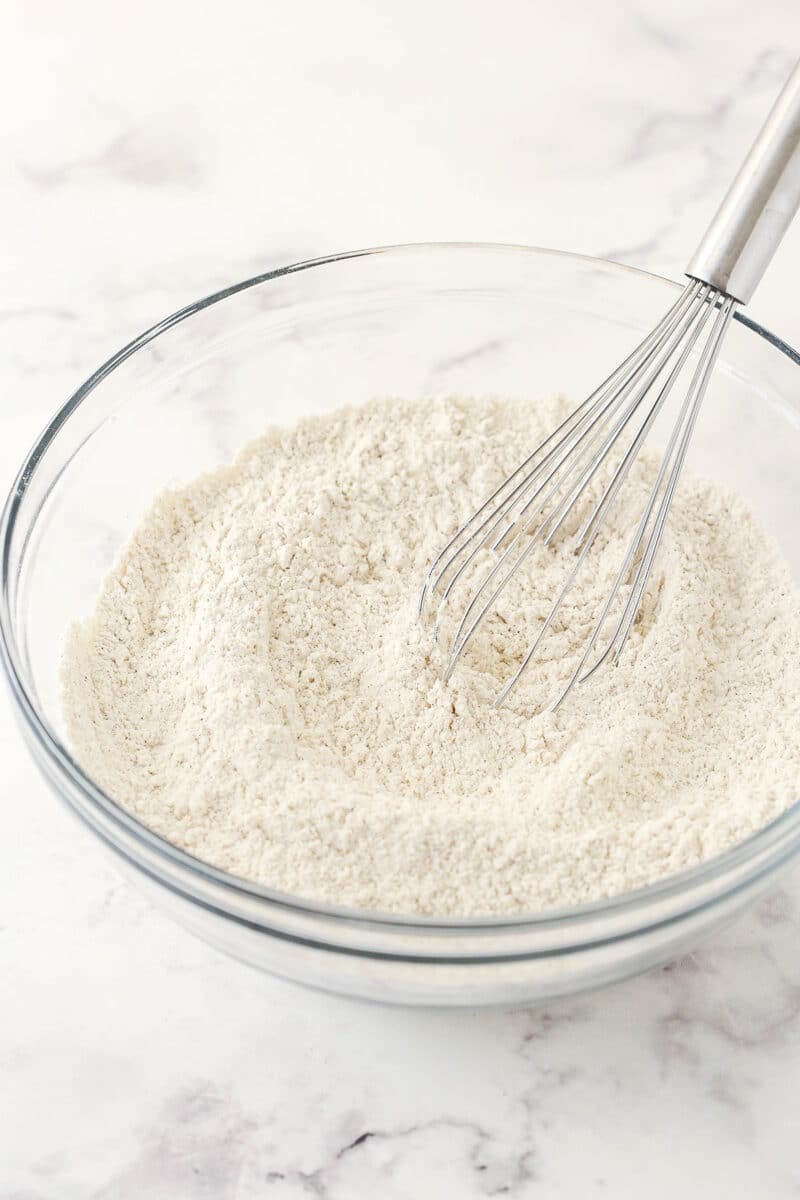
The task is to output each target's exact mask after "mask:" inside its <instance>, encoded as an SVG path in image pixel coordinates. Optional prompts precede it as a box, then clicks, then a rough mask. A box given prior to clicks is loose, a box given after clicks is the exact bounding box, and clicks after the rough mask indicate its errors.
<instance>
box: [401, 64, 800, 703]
mask: <svg viewBox="0 0 800 1200" xmlns="http://www.w3.org/2000/svg"><path fill="white" fill-rule="evenodd" d="M798 206H800V62H798V64H797V65H796V66H795V69H794V71H793V73H792V75H791V76H790V78H789V80H788V81H787V83H786V85H785V86H784V89H783V91H782V92H781V94H780V96H779V97H778V99H777V101H776V102H775V105H774V107H773V109H772V111H771V112H770V114H769V116H768V118H767V120H766V122H765V124H764V126H763V127H762V129H761V132H760V133H759V135H758V137H757V138H756V141H755V142H754V144H753V146H752V148H751V150H750V152H749V154H748V155H747V158H746V159H745V161H744V163H743V164H742V167H741V169H740V170H739V173H738V175H737V176H736V178H735V179H734V181H733V183H732V184H731V186H730V188H729V190H728V192H727V195H726V196H725V199H724V200H723V202H722V204H721V206H720V208H719V210H718V212H717V213H716V216H715V217H714V219H713V221H712V222H711V225H710V226H709V227H708V229H707V231H706V233H705V236H704V237H703V239H702V241H701V243H700V245H699V247H698V249H697V251H696V252H695V254H694V256H693V257H692V259H691V261H690V263H689V265H688V267H687V269H686V274H687V276H688V277H689V282H688V283H687V285H686V287H685V288H684V290H683V292H682V293H681V295H680V296H679V297H678V299H677V300H676V301H675V303H674V304H673V305H672V307H671V308H670V309H669V311H668V312H667V313H666V314H665V315H664V317H663V318H662V319H661V321H660V322H659V323H658V325H657V326H656V327H655V329H653V330H652V332H651V333H649V334H648V335H647V337H645V338H644V340H643V341H642V342H641V343H640V344H639V345H638V346H637V347H636V349H635V350H633V352H632V353H631V354H629V355H628V357H627V358H626V359H625V360H624V362H622V363H620V365H619V366H618V367H617V368H616V369H615V370H614V371H613V372H612V373H611V375H609V376H608V378H607V379H606V380H604V382H603V383H601V385H600V386H599V387H598V388H597V389H596V391H594V392H593V393H592V394H591V395H590V396H589V397H588V398H587V399H586V400H584V401H583V403H582V404H580V405H579V406H578V407H577V408H576V409H574V410H573V411H572V412H571V413H570V414H569V416H568V417H567V418H566V419H565V420H564V421H563V422H562V424H561V425H559V427H558V428H557V429H555V430H554V431H553V433H551V434H550V435H549V437H547V438H546V439H545V440H544V441H543V442H542V443H541V445H539V446H537V448H536V449H535V450H534V451H533V453H532V454H530V455H528V457H527V458H526V459H525V460H524V461H523V462H522V463H520V465H519V466H518V467H517V469H516V470H515V471H513V472H512V473H511V475H509V476H508V478H506V479H504V480H503V482H502V483H501V484H500V485H499V487H497V488H496V489H495V491H494V492H493V493H492V494H491V496H489V498H488V499H487V500H486V501H485V502H484V503H483V504H482V505H481V507H480V508H479V509H477V511H476V512H474V513H473V515H472V516H471V517H470V518H469V520H467V521H466V522H465V523H464V524H463V525H462V526H461V528H460V529H459V530H458V531H457V532H456V533H455V534H454V535H453V537H452V538H451V539H450V541H449V542H448V543H447V545H446V546H445V547H444V548H443V549H442V551H441V552H440V553H439V554H438V555H437V557H436V558H435V559H434V561H433V563H432V564H431V567H430V569H429V571H428V574H427V576H426V578H425V582H424V585H423V587H422V591H421V593H420V598H419V612H420V616H424V615H425V614H426V613H427V612H428V611H429V609H431V608H432V607H433V605H434V603H435V604H436V616H435V623H434V637H435V639H436V640H437V641H439V640H440V637H441V633H442V629H443V620H444V618H445V617H446V616H448V615H449V610H450V609H451V607H452V606H453V604H454V601H455V598H456V597H457V596H459V595H460V593H461V589H462V588H466V589H467V600H466V604H465V607H464V608H463V611H462V612H461V614H460V616H458V615H457V616H456V618H455V620H454V621H452V622H451V624H452V626H453V628H454V632H453V633H452V634H450V635H449V637H448V638H447V639H446V641H445V645H446V648H447V661H446V665H445V670H444V677H445V679H449V678H450V676H451V675H452V673H453V671H454V670H455V668H456V665H457V663H458V661H459V659H460V658H461V655H462V654H463V652H464V650H465V649H466V647H467V646H468V645H469V643H470V641H471V639H472V637H473V635H474V634H475V632H476V630H477V629H478V626H479V625H480V624H481V622H482V621H483V620H484V619H485V618H486V616H487V615H488V614H489V613H490V612H491V611H492V610H493V609H494V607H495V605H496V603H497V601H498V599H499V597H500V595H501V594H502V592H503V591H504V590H505V588H506V587H507V585H508V583H509V582H510V581H511V579H512V578H514V576H515V575H516V574H517V572H518V571H519V569H520V567H521V566H522V564H523V563H524V562H525V560H526V559H527V558H528V556H529V555H530V554H531V553H532V551H533V550H534V548H535V547H536V546H537V545H544V546H548V545H550V544H551V543H552V542H553V539H554V538H555V537H556V536H557V534H558V533H559V531H561V530H564V527H565V525H566V524H567V523H568V522H569V521H570V518H571V517H572V518H573V519H574V514H575V513H576V511H579V510H578V509H577V506H578V505H579V504H581V502H582V501H583V502H585V501H586V499H587V496H589V498H590V499H591V495H590V493H589V492H588V491H587V489H589V488H590V485H591V484H592V483H593V481H595V480H597V481H598V482H599V483H602V488H601V489H600V494H599V497H598V498H597V499H596V500H595V501H594V503H591V504H590V507H589V511H588V513H586V514H585V515H584V514H583V513H580V521H579V528H578V531H577V533H576V534H575V535H574V539H573V549H574V552H575V561H574V564H573V565H572V566H571V569H570V570H569V571H568V573H567V577H566V580H565V582H564V585H563V587H562V588H561V590H560V591H559V593H558V594H557V596H556V597H555V599H554V600H553V602H552V605H551V607H550V610H549V612H548V614H547V616H546V618H545V620H544V623H543V625H542V627H541V629H540V630H539V631H538V634H537V636H536V638H535V640H534V642H533V644H532V645H531V646H530V649H529V650H528V651H527V653H526V654H525V656H524V657H523V659H522V662H521V663H520V665H519V666H518V667H517V669H516V670H515V671H514V673H513V675H512V676H511V678H510V679H509V680H508V682H507V683H506V684H505V686H504V687H503V689H502V691H501V692H500V694H499V696H498V697H497V699H496V700H495V705H496V706H498V707H499V705H501V704H502V703H503V701H504V700H505V699H506V697H507V696H508V694H509V692H510V691H511V690H512V689H513V688H514V687H515V685H516V684H517V683H518V681H519V679H520V677H521V676H522V674H523V673H524V671H525V670H526V668H527V667H528V666H529V664H530V662H531V660H532V659H533V658H534V656H535V655H536V653H537V651H538V650H539V648H540V646H541V644H542V641H543V640H544V638H545V637H546V636H547V634H548V631H549V630H550V629H551V628H552V626H553V622H554V621H555V619H556V617H557V615H558V613H559V611H560V610H561V606H562V604H563V602H564V600H565V598H566V596H567V594H568V592H569V591H570V588H571V587H572V585H573V583H574V582H575V579H576V578H577V575H578V572H579V571H580V570H581V568H582V567H583V565H584V563H585V561H586V559H587V557H588V556H589V553H590V552H591V550H592V547H593V546H594V544H595V542H596V539H597V537H598V534H599V533H600V531H601V529H602V528H603V525H604V523H605V521H606V518H607V516H608V513H609V511H610V509H611V507H612V505H613V504H614V502H615V501H616V499H617V497H618V495H619V493H620V490H621V488H622V486H623V484H624V483H625V480H626V478H627V476H628V474H629V472H630V469H631V467H632V465H633V463H634V461H635V460H636V458H637V456H638V454H639V451H640V450H641V448H642V446H643V444H644V442H645V439H646V437H647V435H648V433H649V432H650V429H651V428H652V426H653V424H654V422H655V420H656V418H657V417H658V415H659V413H660V412H661V410H662V408H663V407H664V404H665V402H666V401H667V398H668V397H669V396H670V394H671V393H672V391H673V388H674V386H675V384H676V381H677V380H678V378H679V377H680V376H681V375H682V374H683V373H684V368H685V366H686V364H687V361H688V360H689V358H690V356H691V355H692V352H693V351H696V362H695V365H694V368H693V370H692V371H691V373H690V378H689V383H688V387H687V388H686V391H685V395H684V397H683V400H682V402H681V404H680V408H679V413H678V417H677V420H676V422H675V425H674V427H673V430H672V434H671V436H670V437H669V439H668V442H667V446H666V449H665V450H664V453H663V456H662V459H661V464H660V466H659V469H658V471H657V474H656V478H655V481H654V483H653V485H652V488H651V490H650V492H649V495H648V498H647V501H646V503H645V506H644V509H643V511H642V513H641V516H640V519H639V521H638V524H637V525H636V528H635V530H634V532H633V536H632V538H631V541H630V543H629V545H628V548H627V551H626V553H625V555H624V558H623V561H622V563H621V564H620V567H619V571H618V572H617V575H616V577H615V580H614V583H613V586H612V589H611V591H610V593H609V595H608V597H607V599H606V601H605V603H604V605H603V606H602V608H601V610H600V612H599V614H598V615H597V618H596V620H595V622H594V625H593V628H592V632H591V634H590V635H589V637H588V639H587V641H586V644H585V646H584V648H583V651H582V653H581V656H580V659H579V661H578V664H577V666H575V667H574V668H573V670H572V673H571V675H570V677H569V679H568V680H567V682H566V684H565V685H564V687H563V689H562V690H561V692H560V694H559V695H558V696H557V697H556V699H555V700H554V702H553V703H552V705H551V708H552V709H553V710H555V709H557V708H558V707H559V705H560V704H561V703H562V701H563V700H564V699H565V697H566V696H567V695H568V694H569V692H570V691H571V690H572V688H573V687H574V686H575V684H576V683H582V682H583V681H584V680H586V679H587V678H588V677H589V676H590V675H592V674H593V673H594V671H596V670H597V668H598V667H599V666H601V664H603V663H605V662H609V661H616V660H618V659H619V657H620V655H621V654H622V651H623V649H624V647H625V643H626V642H627V640H628V636H629V634H630V632H631V629H632V627H633V624H634V622H635V620H636V617H637V614H638V612H639V609H640V607H641V603H642V599H643V597H644V594H645V589H646V588H647V584H648V580H649V578H650V575H651V572H652V569H653V564H654V562H655V559H656V555H657V552H658V548H659V545H660V543H661V539H662V535H663V532H664V526H665V524H666V521H667V516H668V514H669V509H670V504H671V503H672V498H673V496H674V494H675V489H676V487H677V484H678V480H679V478H680V473H681V468H682V467H683V463H684V459H685V458H686V452H687V450H688V447H689V441H690V439H691V436H692V431H693V429H694V426H695V422H696V420H697V416H698V413H699V411H700V406H701V404H702V401H703V396H704V394H705V391H706V388H707V386H708V381H709V378H710V376H711V373H712V371H713V369H714V364H715V362H716V359H717V356H718V354H719V350H720V346H721V345H722V341H723V338H724V336H725V332H726V330H727V327H728V325H729V323H730V321H731V318H732V317H733V315H734V311H735V310H736V308H737V306H738V305H740V304H746V303H747V302H748V301H749V300H750V297H751V296H752V294H753V291H754V290H755V288H756V286H757V284H758V283H759V281H760V279H761V277H762V275H763V273H764V271H765V270H766V268H767V266H768V264H769V262H770V260H771V258H772V256H773V254H774V252H775V250H776V249H777V247H778V244H779V242H780V240H781V238H782V237H783V235H784V233H785V232H786V229H787V228H788V226H789V224H790V222H791V220H792V218H793V217H794V215H795V213H796V211H797V208H798ZM603 472H605V475H607V476H608V478H607V479H606V478H605V476H604V474H603ZM487 551H488V553H489V555H490V565H489V568H488V570H487V571H486V572H485V573H483V574H478V575H477V582H476V583H475V582H473V580H474V578H475V576H476V573H477V570H478V565H479V564H480V561H481V559H480V556H481V555H485V554H486V552H487ZM618 597H620V601H619V602H620V603H621V606H622V608H621V612H620V613H619V615H618V616H616V617H615V616H614V615H612V612H613V610H614V605H615V602H616V601H617V598H618ZM609 624H610V625H611V628H612V632H611V633H610V635H608V636H607V638H606V637H605V633H604V631H605V630H606V629H607V627H608V625H609ZM601 637H602V638H604V639H605V645H604V646H603V648H602V650H601V651H600V652H599V656H598V657H597V658H596V661H594V662H592V663H591V665H590V662H589V660H590V657H591V655H592V651H593V650H594V648H595V646H596V645H597V643H598V641H600V640H601Z"/></svg>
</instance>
